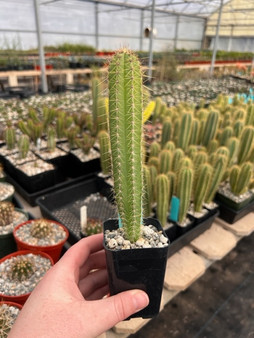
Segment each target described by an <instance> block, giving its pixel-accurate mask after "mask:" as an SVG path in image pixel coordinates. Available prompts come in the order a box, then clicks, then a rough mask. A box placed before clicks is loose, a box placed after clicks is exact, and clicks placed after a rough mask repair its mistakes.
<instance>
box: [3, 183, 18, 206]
mask: <svg viewBox="0 0 254 338" xmlns="http://www.w3.org/2000/svg"><path fill="white" fill-rule="evenodd" d="M14 192H15V189H14V186H13V185H12V184H10V183H7V182H0V202H1V201H12V198H13V195H14Z"/></svg>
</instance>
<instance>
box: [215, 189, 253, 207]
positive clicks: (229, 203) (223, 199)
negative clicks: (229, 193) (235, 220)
mask: <svg viewBox="0 0 254 338" xmlns="http://www.w3.org/2000/svg"><path fill="white" fill-rule="evenodd" d="M215 198H216V201H217V202H218V203H223V204H224V205H227V206H228V207H229V208H231V209H234V210H240V209H242V208H244V207H245V206H246V205H248V204H249V203H250V201H251V199H252V194H251V195H250V196H249V197H248V198H246V199H245V200H244V201H241V202H239V203H237V202H235V201H233V200H232V199H230V198H228V197H226V196H224V195H222V194H220V193H217V194H216V197H215Z"/></svg>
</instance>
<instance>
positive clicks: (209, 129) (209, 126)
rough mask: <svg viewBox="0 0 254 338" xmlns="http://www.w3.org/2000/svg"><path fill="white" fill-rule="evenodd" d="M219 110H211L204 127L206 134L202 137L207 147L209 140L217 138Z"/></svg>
mask: <svg viewBox="0 0 254 338" xmlns="http://www.w3.org/2000/svg"><path fill="white" fill-rule="evenodd" d="M219 116H220V115H219V112H218V111H216V110H215V111H210V113H209V115H208V117H207V120H206V123H205V127H204V134H203V138H202V144H203V145H204V146H205V147H207V146H208V144H209V141H210V140H212V139H213V138H215V135H216V133H217V128H218V123H219Z"/></svg>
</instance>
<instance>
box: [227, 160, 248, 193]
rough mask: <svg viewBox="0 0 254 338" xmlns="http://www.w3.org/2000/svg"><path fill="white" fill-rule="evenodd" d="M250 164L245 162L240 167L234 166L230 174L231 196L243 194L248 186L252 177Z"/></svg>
mask: <svg viewBox="0 0 254 338" xmlns="http://www.w3.org/2000/svg"><path fill="white" fill-rule="evenodd" d="M252 167H253V165H252V163H250V162H245V163H243V165H242V166H241V167H239V166H237V165H235V166H233V167H232V169H231V172H230V180H229V183H230V188H231V191H232V193H233V194H235V195H237V196H239V195H241V194H243V193H245V192H246V191H247V189H248V186H249V184H250V180H251V175H252V170H253V169H252Z"/></svg>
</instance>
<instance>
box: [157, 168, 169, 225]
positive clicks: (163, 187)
mask: <svg viewBox="0 0 254 338" xmlns="http://www.w3.org/2000/svg"><path fill="white" fill-rule="evenodd" d="M156 202H157V203H156V216H157V218H158V220H159V221H160V222H161V225H162V227H165V225H166V222H167V216H168V209H169V180H168V177H167V176H166V175H165V174H159V175H158V176H157V178H156Z"/></svg>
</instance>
